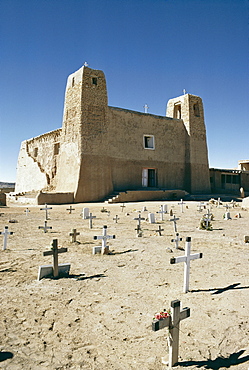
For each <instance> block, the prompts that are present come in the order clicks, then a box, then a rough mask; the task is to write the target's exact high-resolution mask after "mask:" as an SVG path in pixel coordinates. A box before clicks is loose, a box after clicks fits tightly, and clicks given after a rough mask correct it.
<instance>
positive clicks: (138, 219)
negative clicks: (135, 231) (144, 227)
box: [133, 213, 145, 228]
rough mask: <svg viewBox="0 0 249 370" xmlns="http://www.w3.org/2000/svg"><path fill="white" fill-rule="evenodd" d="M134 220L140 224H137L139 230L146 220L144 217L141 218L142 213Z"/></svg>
mask: <svg viewBox="0 0 249 370" xmlns="http://www.w3.org/2000/svg"><path fill="white" fill-rule="evenodd" d="M133 220H136V221H138V223H137V224H138V226H139V228H141V221H144V220H145V218H144V217H141V215H140V213H139V215H138V217H135V218H133Z"/></svg>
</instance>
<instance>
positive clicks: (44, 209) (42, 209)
mask: <svg viewBox="0 0 249 370" xmlns="http://www.w3.org/2000/svg"><path fill="white" fill-rule="evenodd" d="M49 209H52V207H48V205H47V203H45V207H44V208H40V211H45V220H48V210H49Z"/></svg>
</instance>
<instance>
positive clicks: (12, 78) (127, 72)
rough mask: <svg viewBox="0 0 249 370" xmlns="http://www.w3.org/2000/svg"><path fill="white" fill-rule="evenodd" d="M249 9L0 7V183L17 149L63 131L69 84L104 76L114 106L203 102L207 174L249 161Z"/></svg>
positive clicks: (204, 0) (169, 3)
mask: <svg viewBox="0 0 249 370" xmlns="http://www.w3.org/2000/svg"><path fill="white" fill-rule="evenodd" d="M248 40H249V1H248V0H0V72H1V81H0V181H15V176H16V164H17V158H18V152H19V148H20V144H21V141H23V140H26V139H30V138H32V137H35V136H38V135H41V134H43V133H46V132H48V131H52V130H54V129H56V128H59V127H61V125H62V112H63V102H64V93H65V84H66V79H67V76H68V75H69V74H71V73H72V72H74V71H76V70H77V69H79V68H80V67H81V66H82V65H83V64H84V62H85V61H87V62H88V64H89V67H91V68H94V69H101V70H103V71H104V73H105V75H106V80H107V88H108V98H109V105H111V106H115V107H121V108H127V109H132V110H136V111H140V112H143V111H144V109H143V106H144V105H145V104H146V103H147V104H148V106H149V113H152V114H157V115H165V107H166V103H167V101H168V99H170V98H173V97H176V96H179V95H182V93H183V89H186V91H187V92H188V93H190V94H194V95H198V96H200V97H201V98H202V99H203V103H204V113H205V123H206V129H207V140H208V152H209V165H210V167H219V168H236V167H237V164H238V160H240V159H249V153H248V147H249V145H248V144H249V122H248V117H249V44H248Z"/></svg>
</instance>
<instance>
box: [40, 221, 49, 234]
mask: <svg viewBox="0 0 249 370" xmlns="http://www.w3.org/2000/svg"><path fill="white" fill-rule="evenodd" d="M38 229H43V230H44V233H46V232H47V230H49V229H52V226H48V225H47V221H46V220H45V221H44V226H38Z"/></svg>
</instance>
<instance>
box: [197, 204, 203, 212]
mask: <svg viewBox="0 0 249 370" xmlns="http://www.w3.org/2000/svg"><path fill="white" fill-rule="evenodd" d="M203 206H204V204H203V203H201V202H199V203H198V205H197V207H198V209H197V211H199V212H202V207H203Z"/></svg>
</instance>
